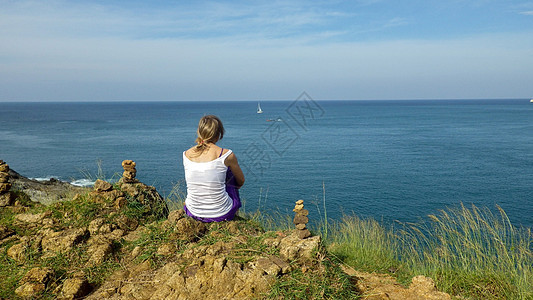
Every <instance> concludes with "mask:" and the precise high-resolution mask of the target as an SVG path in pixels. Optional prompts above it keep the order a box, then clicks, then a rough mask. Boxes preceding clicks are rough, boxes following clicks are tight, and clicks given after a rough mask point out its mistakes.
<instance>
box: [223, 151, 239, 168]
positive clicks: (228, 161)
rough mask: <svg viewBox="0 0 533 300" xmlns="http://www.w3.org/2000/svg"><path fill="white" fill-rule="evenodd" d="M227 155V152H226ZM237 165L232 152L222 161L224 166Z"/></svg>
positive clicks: (235, 157)
mask: <svg viewBox="0 0 533 300" xmlns="http://www.w3.org/2000/svg"><path fill="white" fill-rule="evenodd" d="M226 153H227V152H226ZM235 163H237V156H235V154H234V153H233V152H231V153H230V154H229V155H228V157H226V159H225V160H224V164H225V165H226V166H230V165H233V164H235Z"/></svg>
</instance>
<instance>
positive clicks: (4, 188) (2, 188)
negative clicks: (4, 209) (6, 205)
mask: <svg viewBox="0 0 533 300" xmlns="http://www.w3.org/2000/svg"><path fill="white" fill-rule="evenodd" d="M10 189H11V183H7V182H5V183H0V193H5V192H8V191H9V190H10Z"/></svg>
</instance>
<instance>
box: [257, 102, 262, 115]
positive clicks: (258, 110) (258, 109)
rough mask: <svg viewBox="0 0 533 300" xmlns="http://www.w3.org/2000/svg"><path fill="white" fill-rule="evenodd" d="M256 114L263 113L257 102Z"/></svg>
mask: <svg viewBox="0 0 533 300" xmlns="http://www.w3.org/2000/svg"><path fill="white" fill-rule="evenodd" d="M257 113H258V114H262V113H263V110H262V109H261V105H260V104H259V102H258V103H257Z"/></svg>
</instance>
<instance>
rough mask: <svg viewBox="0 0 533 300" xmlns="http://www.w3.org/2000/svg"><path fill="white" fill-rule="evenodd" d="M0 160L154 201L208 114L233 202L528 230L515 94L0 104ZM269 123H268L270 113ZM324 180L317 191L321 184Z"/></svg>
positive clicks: (525, 149)
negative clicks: (119, 179) (489, 221)
mask: <svg viewBox="0 0 533 300" xmlns="http://www.w3.org/2000/svg"><path fill="white" fill-rule="evenodd" d="M0 105H1V107H2V114H0V159H3V160H5V161H6V162H7V163H8V164H9V165H10V166H11V168H12V169H14V170H16V171H17V172H19V173H21V174H22V175H25V176H28V177H34V178H47V177H55V178H59V179H62V180H67V181H74V180H78V179H83V178H86V177H87V175H85V174H84V173H86V172H89V173H91V174H93V176H95V175H96V173H97V165H98V164H97V161H101V166H102V168H103V171H104V173H105V174H106V175H107V177H109V178H110V177H112V175H113V174H115V173H118V172H121V171H122V168H121V162H122V160H124V159H132V160H134V161H135V162H137V170H138V172H137V177H138V178H139V179H140V180H141V181H143V182H145V183H147V184H150V185H154V186H155V187H156V188H158V190H159V191H160V193H161V194H163V195H166V194H168V193H169V192H170V190H171V189H172V186H173V185H174V184H176V183H179V182H183V180H184V174H183V167H182V159H181V153H182V151H183V150H185V149H187V148H188V147H190V146H192V145H193V144H194V139H195V137H196V136H195V134H196V133H195V131H196V126H197V123H198V120H199V118H200V117H201V116H203V115H204V114H216V115H218V116H219V117H220V118H221V119H222V121H223V122H224V126H225V127H226V135H225V137H224V139H223V140H222V141H221V142H220V145H221V146H223V147H225V148H230V149H233V150H234V152H235V153H236V154H237V157H238V158H239V161H240V163H241V165H242V166H243V169H244V171H245V175H246V177H247V183H246V185H245V186H244V187H243V189H242V190H241V196H242V198H243V199H244V200H245V208H246V210H248V211H253V210H255V209H257V208H258V207H260V208H261V210H262V211H270V210H281V211H282V212H289V211H290V210H291V208H292V206H293V205H294V201H296V200H298V199H304V200H305V204H306V207H308V208H309V209H310V211H311V218H316V219H318V218H319V216H318V214H319V212H318V210H317V207H318V208H319V209H320V211H321V212H322V213H323V192H324V191H325V199H326V208H327V214H328V217H331V218H340V217H341V216H342V215H343V214H344V213H347V214H349V213H352V212H354V213H356V214H357V215H359V216H363V217H365V216H372V217H375V218H377V219H383V220H385V221H393V220H399V221H402V222H405V221H417V220H418V219H419V218H421V217H422V218H423V217H425V216H426V215H427V214H430V213H436V212H437V210H439V209H444V208H446V207H457V206H458V205H460V203H461V202H463V203H464V204H466V205H470V204H474V205H476V206H487V207H489V208H491V209H495V205H499V206H501V207H502V208H503V209H504V210H505V211H506V212H507V214H508V215H509V217H510V219H511V221H512V222H513V223H514V224H516V225H524V226H532V225H533V104H530V103H529V101H528V100H525V99H523V100H486V101H485V100H450V101H445V100H432V101H422V100H417V101H320V102H313V101H311V100H299V101H297V102H293V101H286V102H262V103H261V106H262V109H263V110H264V111H265V112H264V113H263V114H257V113H256V112H255V111H256V107H257V102H143V103H139V102H127V103H126V102H121V103H119V102H115V103H98V102H94V103H0ZM277 118H280V121H279V122H267V121H266V119H277ZM323 186H324V187H325V189H323Z"/></svg>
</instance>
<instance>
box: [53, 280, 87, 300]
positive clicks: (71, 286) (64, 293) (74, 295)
mask: <svg viewBox="0 0 533 300" xmlns="http://www.w3.org/2000/svg"><path fill="white" fill-rule="evenodd" d="M90 292H91V286H90V285H89V282H88V281H87V279H86V278H85V277H74V278H69V279H66V280H65V281H64V282H63V287H62V288H61V294H60V296H59V297H58V299H60V300H63V299H64V300H71V299H79V298H82V297H84V296H86V295H87V294H89V293H90Z"/></svg>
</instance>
